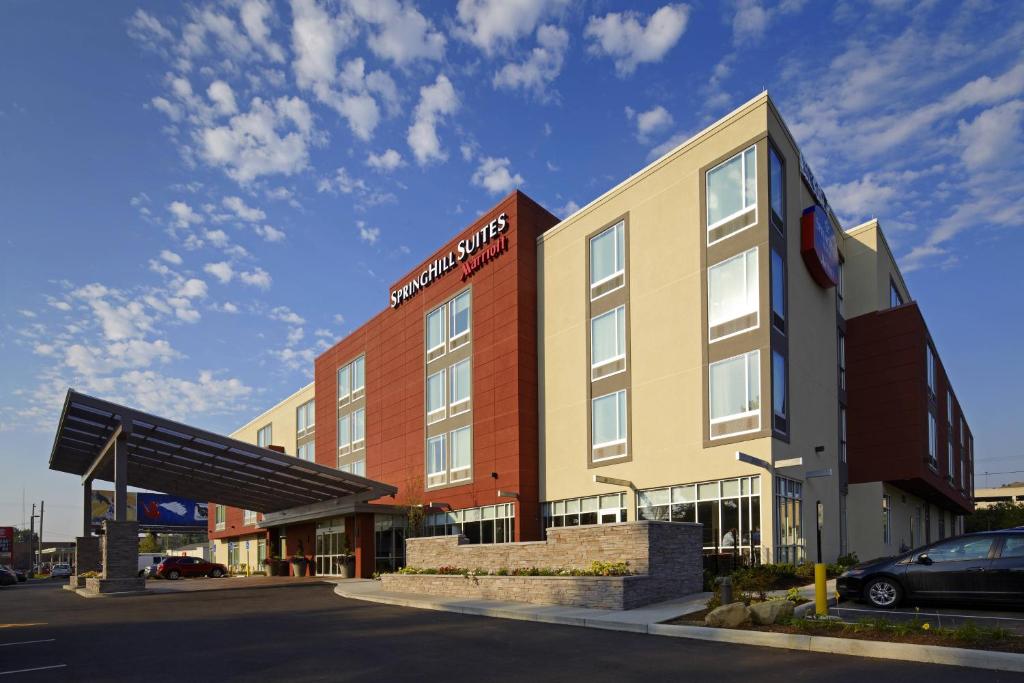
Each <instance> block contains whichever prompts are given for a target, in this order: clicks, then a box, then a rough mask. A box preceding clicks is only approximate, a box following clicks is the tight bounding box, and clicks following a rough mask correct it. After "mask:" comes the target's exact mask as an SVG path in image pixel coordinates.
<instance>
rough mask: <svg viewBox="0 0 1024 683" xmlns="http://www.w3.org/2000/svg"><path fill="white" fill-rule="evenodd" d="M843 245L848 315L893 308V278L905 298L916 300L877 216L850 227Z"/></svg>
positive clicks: (845, 304) (844, 235) (850, 316)
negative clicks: (876, 218) (890, 302)
mask: <svg viewBox="0 0 1024 683" xmlns="http://www.w3.org/2000/svg"><path fill="white" fill-rule="evenodd" d="M840 245H841V246H840V249H842V250H843V255H844V256H845V257H846V285H847V286H846V290H847V292H846V296H845V302H844V309H843V312H844V314H845V315H846V317H847V318H853V317H856V316H858V315H863V314H865V313H871V312H872V311H884V310H885V309H887V308H889V283H890V281H891V282H893V283H894V284H895V285H896V288H897V289H898V290H899V292H900V294H901V295H902V296H903V301H904V302H910V301H911V300H912V299H911V297H910V290H908V289H907V285H906V282H904V280H903V275H901V274H900V271H899V267H898V266H897V265H896V259H895V257H894V256H893V254H892V250H890V249H889V243H888V242H887V241H886V239H885V235H884V234H883V233H882V229H881V227H880V226H879V224H878V221H877V220H870V221H868V222H867V223H864V224H862V225H858V226H856V227H854V228H850V229H849V230H847V231H846V232H845V233H844V234H843V240H842V241H841V242H840Z"/></svg>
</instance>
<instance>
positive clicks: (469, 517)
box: [425, 503, 516, 543]
mask: <svg viewBox="0 0 1024 683" xmlns="http://www.w3.org/2000/svg"><path fill="white" fill-rule="evenodd" d="M515 517H516V506H515V504H514V503H500V504H498V505H485V506H483V507H478V508H466V509H464V510H453V511H452V512H441V513H437V514H433V515H427V519H426V525H425V531H426V535H427V536H454V535H458V534H462V535H463V536H465V537H466V538H468V539H469V542H470V543H513V542H515V540H516V537H515V536H516V532H515V528H516V525H515V521H516V520H515Z"/></svg>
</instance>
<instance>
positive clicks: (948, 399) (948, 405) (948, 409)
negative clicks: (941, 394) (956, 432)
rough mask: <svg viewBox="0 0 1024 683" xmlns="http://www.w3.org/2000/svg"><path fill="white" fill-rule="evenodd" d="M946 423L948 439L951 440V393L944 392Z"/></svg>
mask: <svg viewBox="0 0 1024 683" xmlns="http://www.w3.org/2000/svg"><path fill="white" fill-rule="evenodd" d="M946 423H947V424H948V425H949V438H950V441H952V440H953V392H952V391H947V392H946Z"/></svg>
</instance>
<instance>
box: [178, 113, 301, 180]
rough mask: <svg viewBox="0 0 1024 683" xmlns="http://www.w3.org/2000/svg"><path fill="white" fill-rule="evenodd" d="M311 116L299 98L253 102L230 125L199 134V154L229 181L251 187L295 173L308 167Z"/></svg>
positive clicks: (209, 129)
mask: <svg viewBox="0 0 1024 683" xmlns="http://www.w3.org/2000/svg"><path fill="white" fill-rule="evenodd" d="M312 136H313V116H312V114H311V113H310V111H309V107H308V106H307V105H306V103H305V102H304V101H302V100H301V99H299V98H298V97H279V98H277V99H276V100H274V101H273V102H264V101H263V100H262V99H260V98H259V97H255V98H253V100H252V102H251V104H250V108H249V111H248V112H246V113H241V114H236V115H235V116H232V117H231V119H230V120H229V121H228V124H227V125H222V126H216V127H208V128H203V129H202V130H201V131H199V132H198V133H197V137H198V139H199V140H200V145H201V154H202V156H203V158H204V159H205V160H206V162H207V163H209V164H210V165H212V166H218V167H223V168H224V170H225V172H226V173H227V174H228V176H229V177H231V178H233V179H234V180H236V181H238V182H239V183H243V184H245V183H248V182H250V181H252V180H254V179H256V178H258V177H260V176H264V175H274V174H283V175H293V174H295V173H298V172H299V171H302V170H303V169H305V168H306V166H307V165H308V164H309V144H310V142H311V139H312Z"/></svg>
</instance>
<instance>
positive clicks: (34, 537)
mask: <svg viewBox="0 0 1024 683" xmlns="http://www.w3.org/2000/svg"><path fill="white" fill-rule="evenodd" d="M30 540H31V541H32V542H33V543H35V542H37V541H38V540H39V534H37V533H36V532H34V531H30V530H28V529H15V530H14V542H15V543H19V544H20V543H28V542H29V541H30Z"/></svg>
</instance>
